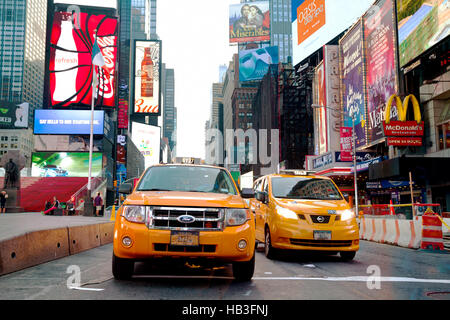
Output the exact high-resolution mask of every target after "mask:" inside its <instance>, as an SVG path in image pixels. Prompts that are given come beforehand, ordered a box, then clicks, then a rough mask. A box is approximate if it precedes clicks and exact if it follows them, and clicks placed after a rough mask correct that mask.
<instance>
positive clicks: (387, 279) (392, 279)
mask: <svg viewBox="0 0 450 320" xmlns="http://www.w3.org/2000/svg"><path fill="white" fill-rule="evenodd" d="M252 280H315V281H354V282H368V281H373V280H374V278H373V276H372V277H367V276H354V277H323V278H308V277H253V278H252ZM377 280H379V281H381V282H424V283H443V284H444V283H447V284H450V280H446V279H417V278H405V277H379V279H377Z"/></svg>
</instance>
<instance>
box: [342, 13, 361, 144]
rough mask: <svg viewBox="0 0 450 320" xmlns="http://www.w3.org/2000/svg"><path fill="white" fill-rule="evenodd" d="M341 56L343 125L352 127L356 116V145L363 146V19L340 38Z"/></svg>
mask: <svg viewBox="0 0 450 320" xmlns="http://www.w3.org/2000/svg"><path fill="white" fill-rule="evenodd" d="M339 57H340V63H341V69H342V72H341V90H342V99H341V101H342V109H343V126H344V127H347V128H351V127H352V117H354V118H355V132H356V147H361V146H363V145H365V144H366V143H367V139H366V126H365V124H366V121H365V120H366V103H365V98H364V89H365V77H364V51H363V28H362V20H361V21H360V22H359V23H357V24H355V25H354V26H353V28H352V29H351V30H350V31H349V32H347V33H346V34H345V36H344V37H343V38H342V39H341V40H340V42H339Z"/></svg>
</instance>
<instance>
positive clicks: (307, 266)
mask: <svg viewBox="0 0 450 320" xmlns="http://www.w3.org/2000/svg"><path fill="white" fill-rule="evenodd" d="M303 266H304V267H306V268H315V267H316V266H315V265H313V264H304V265H303Z"/></svg>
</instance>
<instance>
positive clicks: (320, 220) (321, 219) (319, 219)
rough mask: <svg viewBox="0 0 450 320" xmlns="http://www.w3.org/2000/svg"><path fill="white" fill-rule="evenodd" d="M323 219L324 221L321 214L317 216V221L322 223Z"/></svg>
mask: <svg viewBox="0 0 450 320" xmlns="http://www.w3.org/2000/svg"><path fill="white" fill-rule="evenodd" d="M324 221H325V218H324V217H322V216H318V217H317V222H319V223H322V222H324Z"/></svg>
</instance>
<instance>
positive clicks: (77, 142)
mask: <svg viewBox="0 0 450 320" xmlns="http://www.w3.org/2000/svg"><path fill="white" fill-rule="evenodd" d="M34 150H36V151H64V152H69V151H71V152H89V136H77V135H34ZM102 150H103V140H102V139H94V141H93V149H92V151H94V152H98V151H102Z"/></svg>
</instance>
